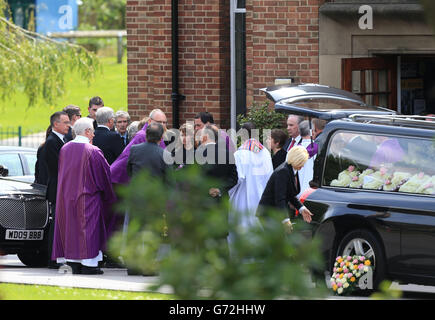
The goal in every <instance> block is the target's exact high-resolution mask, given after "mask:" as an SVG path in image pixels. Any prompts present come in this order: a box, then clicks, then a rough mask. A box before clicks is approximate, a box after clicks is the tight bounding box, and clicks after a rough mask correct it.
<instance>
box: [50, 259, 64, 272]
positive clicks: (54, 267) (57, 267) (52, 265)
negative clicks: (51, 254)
mask: <svg viewBox="0 0 435 320" xmlns="http://www.w3.org/2000/svg"><path fill="white" fill-rule="evenodd" d="M62 266H63V264H62V263H56V262H54V261H52V260H50V261H49V262H48V264H47V268H48V269H56V270H57V269H59V268H60V267H62Z"/></svg>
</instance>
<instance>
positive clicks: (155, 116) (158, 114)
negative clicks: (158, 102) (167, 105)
mask: <svg viewBox="0 0 435 320" xmlns="http://www.w3.org/2000/svg"><path fill="white" fill-rule="evenodd" d="M151 123H160V124H161V125H162V126H163V130H164V131H166V125H167V123H168V120H167V118H166V115H165V113H164V112H163V111H162V110H160V109H154V110H153V111H151V113H150V115H149V117H148V121H147V123H145V125H144V126H143V128H142V129H141V130H140V131H138V133H136V135H135V136H134V138H133V140H131V142H130V143H129V145H128V146H127V147H126V148H125V149H124V151H123V152H122V153H121V155H120V156H119V157H118V159H116V160H115V162H113V163H112V165H111V166H110V173H111V176H112V183H114V184H126V183H128V182H129V181H130V178H129V177H128V174H127V161H128V157H129V155H130V148H131V146H132V145H135V144H139V143H142V142H146V141H147V139H146V130H147V128H148V125H150V124H151ZM159 145H160V147H161V148H163V149H165V147H166V145H165V143H164V141H163V140H162V141H161V142H160V144H159Z"/></svg>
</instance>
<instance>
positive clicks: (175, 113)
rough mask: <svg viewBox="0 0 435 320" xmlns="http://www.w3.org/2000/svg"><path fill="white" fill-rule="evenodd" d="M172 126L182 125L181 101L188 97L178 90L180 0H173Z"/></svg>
mask: <svg viewBox="0 0 435 320" xmlns="http://www.w3.org/2000/svg"><path fill="white" fill-rule="evenodd" d="M171 8H172V94H171V99H172V127H173V128H177V129H178V128H179V127H180V108H179V105H180V101H181V100H184V99H185V98H186V97H185V96H183V95H181V94H180V93H179V92H178V0H172V4H171Z"/></svg>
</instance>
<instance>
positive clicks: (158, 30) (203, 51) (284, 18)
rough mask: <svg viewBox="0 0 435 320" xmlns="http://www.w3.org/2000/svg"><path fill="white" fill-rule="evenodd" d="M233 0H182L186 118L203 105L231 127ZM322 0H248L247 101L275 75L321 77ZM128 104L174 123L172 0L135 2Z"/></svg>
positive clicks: (137, 115) (130, 16)
mask: <svg viewBox="0 0 435 320" xmlns="http://www.w3.org/2000/svg"><path fill="white" fill-rule="evenodd" d="M229 1H230V0H180V1H179V7H178V10H179V88H180V89H179V92H180V93H181V94H183V95H185V96H186V100H184V101H181V102H180V123H183V122H184V121H186V120H189V119H193V117H194V115H195V114H196V113H197V112H199V111H205V110H207V111H209V112H211V113H213V115H214V117H215V120H216V122H217V123H218V124H220V125H221V126H222V127H223V128H227V127H229V125H230V20H229V10H230V9H229V3H230V2H229ZM320 1H321V0H298V1H293V0H290V1H289V0H280V1H277V0H247V1H246V9H247V13H246V29H247V30H246V48H247V49H246V50H247V52H246V59H247V65H246V68H247V105H248V107H249V106H251V105H252V103H253V101H258V102H260V101H264V100H265V97H264V94H261V93H260V92H259V91H258V89H260V88H262V87H265V86H268V85H271V84H273V82H274V80H275V78H280V77H292V78H294V79H295V81H297V82H318V75H319V71H318V70H319V65H318V56H319V44H318V43H319V40H318V28H319V27H318V26H319V22H318V21H319V19H318V8H319V3H320ZM126 19H127V20H126V22H127V32H128V36H127V49H128V54H127V56H128V104H129V107H128V108H129V113H130V114H131V115H132V117H133V119H135V120H136V119H141V118H142V117H144V116H145V115H147V114H148V113H149V111H151V110H152V109H154V108H161V109H162V110H163V111H165V112H166V114H167V116H168V121H169V123H172V116H171V113H172V101H171V92H172V78H171V70H172V68H171V64H172V61H171V1H170V0H128V1H127V17H126Z"/></svg>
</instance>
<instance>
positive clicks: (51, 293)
mask: <svg viewBox="0 0 435 320" xmlns="http://www.w3.org/2000/svg"><path fill="white" fill-rule="evenodd" d="M0 299H2V300H172V299H174V296H172V295H166V294H160V293H150V292H130V291H116V290H100V289H82V288H69V287H54V286H40V285H28V284H10V283H1V284H0Z"/></svg>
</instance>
